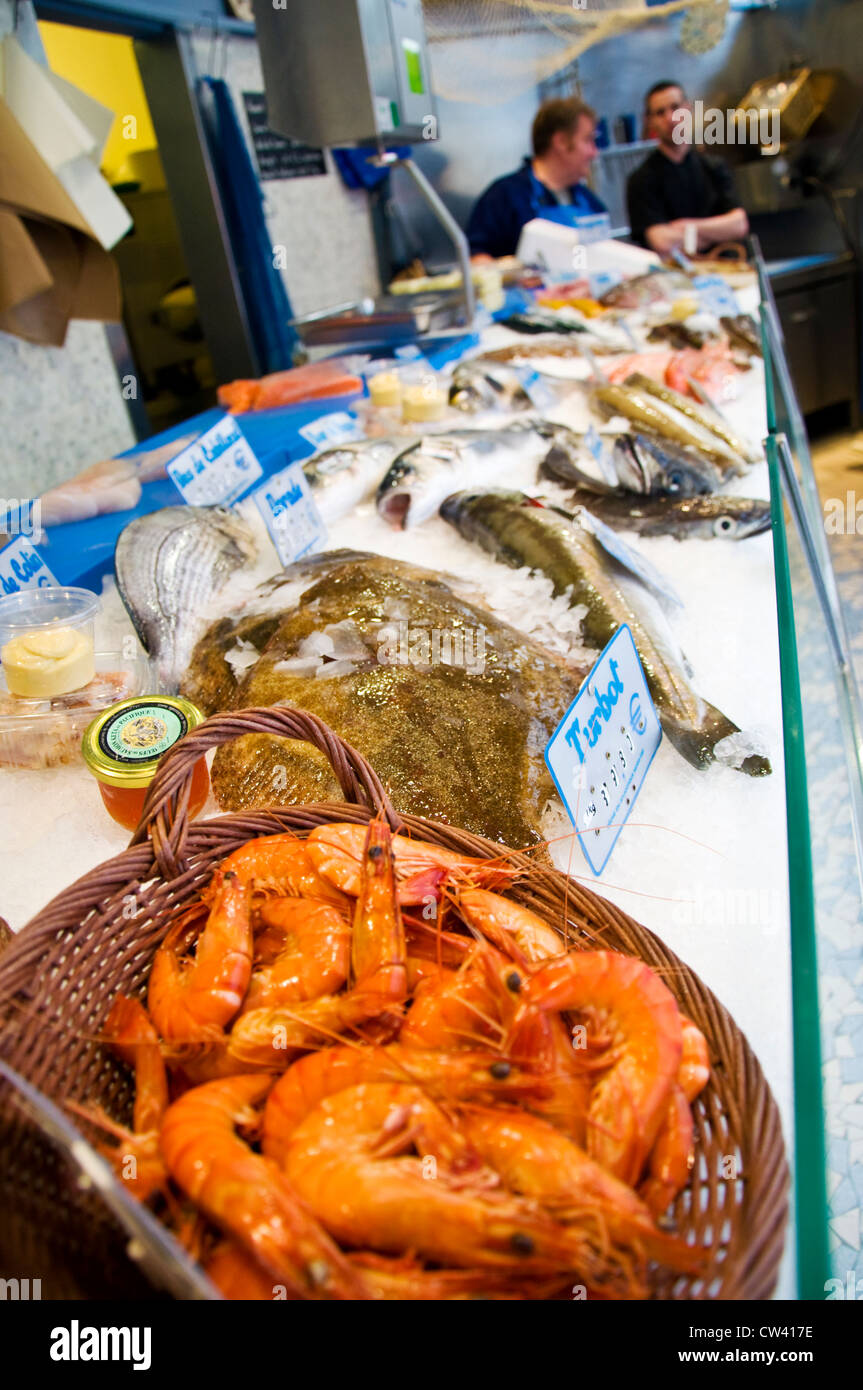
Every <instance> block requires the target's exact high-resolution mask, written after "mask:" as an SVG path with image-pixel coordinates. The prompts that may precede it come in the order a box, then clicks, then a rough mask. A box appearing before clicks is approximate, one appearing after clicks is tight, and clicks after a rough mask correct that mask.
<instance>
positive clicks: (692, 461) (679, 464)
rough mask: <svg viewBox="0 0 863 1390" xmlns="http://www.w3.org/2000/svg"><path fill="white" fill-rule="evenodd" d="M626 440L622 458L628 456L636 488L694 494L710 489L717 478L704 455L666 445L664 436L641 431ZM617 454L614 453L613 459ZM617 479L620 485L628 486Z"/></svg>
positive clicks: (669, 494)
mask: <svg viewBox="0 0 863 1390" xmlns="http://www.w3.org/2000/svg"><path fill="white" fill-rule="evenodd" d="M625 439H626V440H627V444H626V446H625V450H624V453H623V454H622V455H621V457H622V458H626V459H631V460H632V462H631V463H630V466H629V471H630V474H631V476H634V477H636V478H637V479H640V480H641V486H639V487H636V488H635V489H634V490H635V491H636V492H644V493H652V494H654V495H657V496H665V497H697V496H698V495H699V494H701V493H706V492H712V491H713V489H714V487H715V486H716V484H717V482H718V481H719V480H718V478H717V476H716V470H715V469H714V468H713V467H712V466H711V465H710V464H709V463H708V461H707V460H706V459H700V458H698V456H697V455H696V454H694V453H693V454H688V453H685V452H684V451H683V450H682V449H676V448H674V446H673V445H672V446H669V445H668V444H667V443H666V442H665V441H664V440H659V439H654V438H652V437H650V436H648V435H645V434H630V435H627V436H625ZM617 461H618V456H617V455H615V462H617ZM618 476H619V480H620V482H621V484H622V485H623V486H624V487H629V486H631V484H630V483H628V482H624V480H623V478H622V477H620V475H618Z"/></svg>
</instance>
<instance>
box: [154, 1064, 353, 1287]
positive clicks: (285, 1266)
mask: <svg viewBox="0 0 863 1390" xmlns="http://www.w3.org/2000/svg"><path fill="white" fill-rule="evenodd" d="M271 1085H272V1077H270V1076H233V1077H229V1078H228V1079H226V1080H224V1081H211V1082H209V1083H208V1084H207V1085H205V1086H198V1087H196V1088H195V1089H194V1090H192V1091H187V1092H186V1094H185V1095H184V1096H181V1097H180V1099H179V1100H177V1101H175V1102H174V1104H173V1105H172V1106H170V1107H169V1109H168V1111H167V1114H166V1115H165V1118H164V1120H163V1122H162V1130H161V1147H162V1153H163V1155H164V1158H165V1164H166V1167H167V1169H168V1171H169V1173H170V1174H171V1177H172V1178H173V1179H174V1181H175V1182H176V1183H177V1185H178V1186H179V1187H181V1188H182V1190H183V1191H184V1192H185V1193H187V1194H188V1196H190V1197H191V1198H192V1200H193V1201H194V1202H196V1203H197V1205H198V1206H199V1207H200V1208H201V1210H202V1211H203V1212H205V1214H206V1215H207V1216H208V1217H209V1218H210V1219H211V1220H212V1221H214V1222H215V1223H216V1225H217V1226H219V1227H220V1228H221V1229H222V1230H223V1231H226V1232H228V1233H229V1234H230V1235H231V1236H232V1237H233V1238H234V1240H236V1241H237V1242H238V1243H239V1244H240V1245H241V1246H242V1247H243V1249H245V1250H247V1251H248V1252H249V1253H250V1254H252V1255H253V1256H254V1257H255V1259H256V1260H257V1261H258V1263H259V1264H260V1266H261V1268H262V1269H263V1270H264V1272H265V1273H266V1274H267V1275H269V1276H270V1278H271V1279H272V1280H273V1281H274V1283H275V1284H277V1285H279V1286H283V1287H284V1288H285V1290H286V1293H289V1294H290V1295H291V1296H292V1297H294V1298H355V1299H364V1298H369V1297H371V1293H370V1291H369V1289H368V1287H367V1285H366V1283H365V1280H364V1279H363V1278H362V1276H361V1275H360V1274H359V1273H358V1272H357V1271H356V1270H354V1269H352V1268H351V1266H350V1265H349V1264H348V1262H347V1260H346V1259H345V1257H344V1256H343V1255H342V1253H341V1251H340V1250H339V1249H338V1247H337V1246H336V1245H334V1244H333V1242H332V1241H331V1240H330V1239H329V1237H328V1236H327V1235H326V1233H325V1232H324V1231H323V1230H321V1228H320V1226H319V1225H318V1224H317V1222H316V1221H315V1220H314V1218H313V1217H312V1216H311V1215H310V1214H309V1212H308V1211H307V1210H306V1209H305V1207H304V1206H303V1204H302V1202H300V1201H298V1200H297V1197H296V1195H295V1193H294V1191H293V1190H292V1188H291V1186H290V1184H289V1182H288V1181H287V1180H286V1179H285V1177H284V1175H283V1174H282V1173H281V1172H280V1170H279V1168H278V1167H277V1166H276V1164H275V1163H273V1162H271V1160H270V1159H268V1158H264V1157H262V1156H261V1155H260V1154H256V1153H254V1152H253V1151H252V1150H251V1149H250V1148H249V1146H248V1144H247V1143H246V1142H245V1140H244V1139H242V1138H241V1137H240V1136H239V1135H238V1134H237V1133H236V1131H237V1129H238V1128H245V1129H249V1128H252V1127H254V1126H256V1125H257V1123H258V1116H257V1113H256V1111H255V1109H254V1107H255V1106H256V1105H257V1104H258V1103H259V1102H260V1101H262V1100H263V1099H264V1097H265V1096H266V1094H267V1092H268V1090H269V1089H270V1086H271Z"/></svg>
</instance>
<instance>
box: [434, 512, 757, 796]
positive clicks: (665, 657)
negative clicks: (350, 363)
mask: <svg viewBox="0 0 863 1390" xmlns="http://www.w3.org/2000/svg"><path fill="white" fill-rule="evenodd" d="M441 515H442V516H443V517H444V518H445V520H447V521H449V522H450V523H451V525H453V526H454V527H455V528H456V530H458V531H459V532H460V534H461V535H462V536H464V537H465V539H466V540H470V541H475V542H477V543H478V544H479V545H481V546H482V547H483V549H485V550H487V551H489V553H490V554H492V555H493V556H494V557H495V559H497V560H500V561H501V563H503V564H506V565H511V566H513V567H515V568H521V567H523V566H527V567H528V568H529V569H532V570H538V571H540V572H541V573H542V574H545V575H547V576H548V577H549V578H550V579H551V581H552V583H553V585H554V593H555V595H557V594H566V595H567V596H568V598H569V601H570V603H571V604H572V605H573V606H575V605H577V604H584V606H585V607H586V609H587V613H586V615H585V618H584V622H583V636H584V639H585V641H587V642H589V643H591V644H592V645H593V646H595V647H596V648H597V650H602V648H603V647H605V646H606V644H607V643H608V642H609V641H610V640H611V638H612V637H613V636H614V634H615V632H617V630H618V628H619V627H620V626H621V624H622V623H627V624H628V625H629V628H630V631H631V632H632V636H633V639H634V641H635V645H636V647H637V649H638V655H639V657H640V658H641V663H642V665H643V667H644V672H645V676H646V677H647V684H648V687H649V689H650V693H651V696H652V697H653V701H654V703H655V705H656V709H657V713H658V714H659V717H660V720H661V722H662V727H663V729H664V730H665V732H666V733H667V735H668V737H669V739H670V740H671V742H672V743H673V744H674V746H675V748H676V749H677V750H678V752H679V753H681V754H682V755H683V757H684V758H686V760H687V762H689V763H691V764H692V765H693V767H696V768H705V767H707V766H708V765H709V764H710V763H711V762H714V761H715V760H717V759H719V760H721V761H726V760H727V761H729V762H730V763H731V765H732V766H735V767H739V768H740V770H741V771H743V772H746V773H748V774H749V775H750V776H755V777H757V776H763V775H765V774H766V773H769V772H770V771H771V768H770V763H769V762H768V760H767V758H765V757H763V756H761V755H760V754H755V753H747V754H742V753H741V754H737V751H736V750H737V744H736V742H732V743H730V744H728V745H726V747H725V748H724V749H723V748H721V747H720V746H719V745H721V744H722V742H723V740H725V739H729V738H731V736H732V735H736V734H739V732H740V730H739V729H738V727H737V725H736V724H733V723H732V722H731V720H730V719H728V718H727V716H726V715H724V714H722V712H721V711H720V710H718V709H716V708H715V707H714V706H713V705H711V704H708V702H707V701H706V700H703V699H702V698H701V696H700V695H698V694H697V693H696V692H695V691H694V690H693V689H692V686H691V685H690V683H689V679H688V677H687V675H686V663H685V660H684V658H683V656H682V653H681V652H680V650H679V648H678V647H677V645H676V643H675V641H674V638H673V635H672V633H671V631H670V629H669V627H668V624H667V622H666V620H665V616H664V614H663V613H662V610H661V609H660V607H659V604H658V603H657V602H656V601H655V599H654V598H653V596H652V595H651V594H650V593H649V591H648V590H647V589H646V588H645V586H644V585H643V584H641V583H639V582H638V581H637V580H636V579H635V577H634V575H632V574H631V573H630V571H628V570H627V569H625V568H624V566H623V565H622V564H620V563H619V562H618V561H617V560H615V559H613V558H612V556H611V555H610V554H609V553H608V552H607V551H606V550H605V549H604V547H603V546H602V545H601V544H600V542H599V541H598V540H597V538H596V537H595V536H594V535H593V534H592V532H591V531H590V530H589V529H588V526H587V525H586V524H582V523H581V522H580V521H579V519H578V518H575V519H574V520H571V521H570V520H565V519H564V518H562V517H561V516H560V515H559V514H558V513H555V512H554V511H552V510H550V509H548V508H546V507H542V506H537V504H536V503H535V502H534V501H533V500H532V499H531V498H527V497H525V496H524V494H523V493H518V492H503V491H498V492H460V493H457V494H455V495H454V496H452V497H448V498H447V499H446V501H445V502H444V504H443V506H442V507H441Z"/></svg>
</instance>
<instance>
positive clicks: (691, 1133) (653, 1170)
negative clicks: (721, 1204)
mask: <svg viewBox="0 0 863 1390" xmlns="http://www.w3.org/2000/svg"><path fill="white" fill-rule="evenodd" d="M680 1022H681V1025H682V1032H683V1052H682V1055H681V1058H680V1067H679V1069H678V1072H677V1084H676V1085H675V1086H674V1087H673V1088H672V1091H671V1097H670V1099H669V1101H668V1105H667V1107H666V1111H665V1115H664V1117H663V1120H662V1124H661V1125H660V1127H659V1133H658V1135H657V1137H656V1143H655V1144H654V1146H653V1150H652V1152H651V1155H650V1161H649V1167H648V1176H647V1178H646V1179H645V1181H644V1182H643V1183H642V1185H641V1187H640V1188H639V1191H640V1193H641V1195H642V1197H643V1198H644V1200H645V1202H646V1203H647V1205H648V1206H649V1207H650V1209H651V1211H652V1212H654V1214H655V1215H657V1216H661V1215H662V1213H663V1212H664V1211H667V1210H668V1208H669V1207H670V1205H671V1203H672V1202H673V1201H674V1199H675V1197H676V1196H677V1194H678V1192H682V1191H683V1189H684V1187H685V1186H686V1184H687V1183H688V1182H689V1176H690V1173H691V1172H692V1165H693V1164H694V1162H695V1125H694V1123H693V1119H692V1111H691V1110H690V1108H689V1102H690V1101H693V1100H694V1099H695V1097H696V1096H697V1095H698V1094H699V1092H701V1091H702V1090H703V1089H704V1087H705V1086H706V1085H707V1083H708V1081H709V1080H710V1056H709V1053H708V1050H707V1039H706V1038H705V1036H704V1034H703V1033H702V1031H701V1029H700V1028H699V1027H698V1025H697V1024H696V1023H693V1021H692V1019H691V1018H687V1017H686V1015H685V1014H681V1017H680Z"/></svg>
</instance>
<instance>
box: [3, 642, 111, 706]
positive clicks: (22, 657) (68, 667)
mask: <svg viewBox="0 0 863 1390" xmlns="http://www.w3.org/2000/svg"><path fill="white" fill-rule="evenodd" d="M0 661H2V662H3V670H4V672H5V675H6V684H7V686H8V687H9V691H10V693H11V694H13V695H24V696H29V697H30V698H31V699H49V698H50V697H51V696H54V695H65V694H67V692H68V691H70V690H80V689H81V687H82V686H84V685H89V684H90V681H91V680H92V679H93V677H94V676H95V674H96V668H95V662H94V659H93V643H92V641H91V639H90V638H89V636H87V635H86V634H85V633H83V632H78V631H76V630H75V628H72V627H49V628H42V629H40V630H39V631H37V632H26V633H24V635H23V636H22V637H13V638H12V641H11V642H7V643H6V645H5V647H4V648H3V650H2V651H0Z"/></svg>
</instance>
